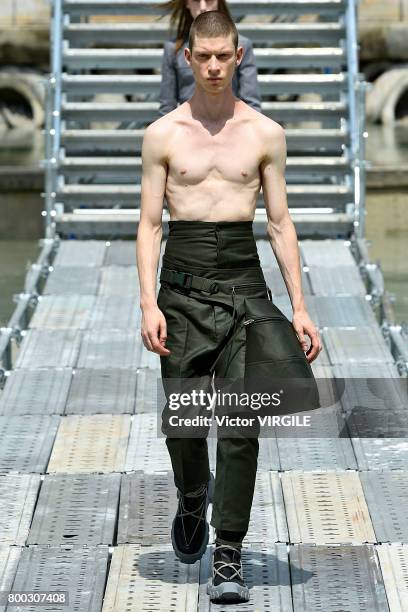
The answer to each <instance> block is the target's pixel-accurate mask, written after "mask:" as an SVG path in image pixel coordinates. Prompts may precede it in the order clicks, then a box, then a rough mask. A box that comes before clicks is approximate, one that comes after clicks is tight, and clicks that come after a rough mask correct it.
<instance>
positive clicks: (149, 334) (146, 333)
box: [141, 305, 171, 357]
mask: <svg viewBox="0 0 408 612" xmlns="http://www.w3.org/2000/svg"><path fill="white" fill-rule="evenodd" d="M141 336H142V339H143V344H144V345H145V347H146V348H147V350H148V351H152V352H153V353H157V354H158V355H162V356H163V357H167V356H168V355H170V353H171V351H169V349H167V348H166V347H165V346H164V345H165V343H166V339H167V323H166V317H165V316H164V314H163V313H162V311H161V310H160V308H159V307H158V306H157V305H156V306H149V308H145V309H144V310H143V315H142V330H141Z"/></svg>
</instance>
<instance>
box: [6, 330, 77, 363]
mask: <svg viewBox="0 0 408 612" xmlns="http://www.w3.org/2000/svg"><path fill="white" fill-rule="evenodd" d="M82 334H83V332H81V331H79V330H75V329H29V330H28V331H27V334H26V335H25V337H24V339H23V342H22V343H21V346H20V350H19V353H18V355H17V359H16V363H15V367H16V368H47V367H48V368H52V367H67V366H74V365H75V364H76V361H77V358H78V353H79V346H80V344H81V339H82Z"/></svg>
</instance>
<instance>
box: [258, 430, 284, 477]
mask: <svg viewBox="0 0 408 612" xmlns="http://www.w3.org/2000/svg"><path fill="white" fill-rule="evenodd" d="M279 469H280V461H279V452H278V444H277V441H276V437H268V438H259V453H258V470H279Z"/></svg>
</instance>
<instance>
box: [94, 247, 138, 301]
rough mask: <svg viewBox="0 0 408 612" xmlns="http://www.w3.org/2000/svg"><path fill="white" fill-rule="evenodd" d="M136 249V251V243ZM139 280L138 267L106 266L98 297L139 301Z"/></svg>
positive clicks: (103, 270) (102, 273)
mask: <svg viewBox="0 0 408 612" xmlns="http://www.w3.org/2000/svg"><path fill="white" fill-rule="evenodd" d="M134 248H135V249H136V243H135V246H134ZM139 294H140V293H139V279H138V271H137V267H136V266H105V267H103V268H101V283H100V285H99V291H98V295H100V296H105V297H107V296H110V295H121V296H123V297H133V298H134V301H135V302H137V301H139Z"/></svg>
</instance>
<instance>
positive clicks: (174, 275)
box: [160, 268, 219, 293]
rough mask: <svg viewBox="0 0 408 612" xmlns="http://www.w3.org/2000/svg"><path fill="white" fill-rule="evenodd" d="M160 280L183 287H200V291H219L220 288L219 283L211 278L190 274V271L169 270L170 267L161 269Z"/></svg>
mask: <svg viewBox="0 0 408 612" xmlns="http://www.w3.org/2000/svg"><path fill="white" fill-rule="evenodd" d="M160 280H161V281H162V280H163V281H166V282H167V283H170V284H171V285H176V286H178V287H182V288H183V289H190V288H192V289H199V290H200V291H206V292H208V293H217V291H218V289H219V287H218V283H216V282H215V281H213V280H211V279H208V278H204V277H203V276H196V275H195V274H190V272H179V271H178V270H169V269H168V268H162V269H161V272H160Z"/></svg>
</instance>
